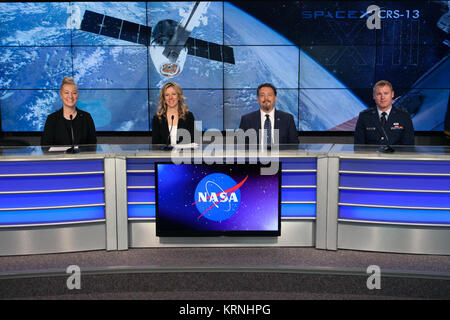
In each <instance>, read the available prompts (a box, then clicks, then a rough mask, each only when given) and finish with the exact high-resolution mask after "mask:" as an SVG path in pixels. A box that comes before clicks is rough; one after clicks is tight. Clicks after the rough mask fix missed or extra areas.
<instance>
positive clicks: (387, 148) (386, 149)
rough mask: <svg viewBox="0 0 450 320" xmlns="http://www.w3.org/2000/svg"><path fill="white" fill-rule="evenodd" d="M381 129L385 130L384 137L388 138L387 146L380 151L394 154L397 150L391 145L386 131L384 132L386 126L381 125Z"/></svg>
mask: <svg viewBox="0 0 450 320" xmlns="http://www.w3.org/2000/svg"><path fill="white" fill-rule="evenodd" d="M381 129H382V130H383V134H384V137H385V138H386V145H385V146H381V147H380V149H378V150H379V151H380V152H383V153H393V152H394V151H395V149H394V148H392V147H391V146H390V145H389V138H388V136H387V134H386V130H384V124H382V125H381Z"/></svg>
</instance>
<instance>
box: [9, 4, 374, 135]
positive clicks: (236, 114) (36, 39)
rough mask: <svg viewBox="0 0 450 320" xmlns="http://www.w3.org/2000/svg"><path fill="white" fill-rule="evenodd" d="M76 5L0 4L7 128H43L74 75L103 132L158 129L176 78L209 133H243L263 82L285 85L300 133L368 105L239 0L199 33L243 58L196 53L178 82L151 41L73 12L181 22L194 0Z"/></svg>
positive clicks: (209, 15)
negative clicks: (243, 120)
mask: <svg viewBox="0 0 450 320" xmlns="http://www.w3.org/2000/svg"><path fill="white" fill-rule="evenodd" d="M74 4H75V5H76V7H77V8H76V9H75V8H73V7H69V3H58V2H52V3H2V4H0V44H1V46H2V47H0V65H1V70H2V71H1V73H0V104H1V112H2V127H3V130H4V131H41V130H42V129H43V126H44V124H45V119H46V117H47V115H48V114H50V113H51V112H54V111H56V110H57V109H59V108H61V101H60V98H59V85H60V82H61V79H62V78H63V77H64V76H67V75H68V76H73V77H74V79H75V81H76V83H77V84H78V86H79V89H80V96H79V102H78V107H79V108H80V109H83V110H85V111H88V112H90V113H91V115H92V116H93V119H94V122H95V125H96V129H97V130H99V131H147V130H149V128H150V124H151V118H152V117H153V115H154V114H155V111H156V108H157V100H158V95H159V89H160V88H161V87H162V85H163V84H164V83H165V82H166V81H168V80H173V81H176V82H178V83H179V84H180V85H181V87H182V88H183V90H184V95H185V97H186V103H187V105H188V107H189V109H190V110H191V111H192V112H193V113H194V115H195V118H196V120H201V121H202V129H203V130H206V129H218V130H225V129H237V128H238V126H239V120H240V117H241V115H243V114H246V113H248V112H251V111H253V110H257V109H258V104H257V101H256V89H255V88H256V87H257V86H258V85H259V84H261V83H264V82H270V83H272V84H274V85H275V86H276V87H277V88H279V90H278V101H277V104H276V107H277V108H279V109H281V110H284V111H287V112H289V113H291V114H293V115H294V118H295V119H296V124H297V128H298V129H299V130H306V131H309V130H314V131H315V130H318V131H320V130H329V129H331V128H333V127H335V126H338V125H340V124H342V123H344V122H346V121H348V120H349V119H352V118H354V117H356V116H357V115H358V114H359V112H360V111H362V110H364V109H365V108H367V106H366V105H365V104H364V103H363V102H362V101H360V100H359V99H358V98H357V97H356V96H355V95H354V94H353V93H352V92H351V90H347V89H346V87H345V86H344V85H343V84H342V83H341V82H340V81H339V80H338V79H336V78H335V77H334V76H333V75H332V74H330V73H329V72H328V71H327V70H325V69H324V68H323V67H322V66H321V65H319V64H318V63H316V62H315V61H314V59H312V58H311V57H310V56H308V55H307V54H306V53H304V52H299V51H300V49H299V48H298V47H296V46H295V45H294V44H293V43H292V42H290V41H288V40H287V39H286V38H284V37H283V36H281V35H280V34H278V33H277V32H275V31H274V30H272V29H271V28H270V27H269V26H267V25H265V24H263V23H262V22H260V21H258V20H257V19H255V18H254V17H252V16H250V15H249V14H247V13H246V12H244V11H242V10H240V9H239V8H237V7H235V6H233V5H232V4H229V3H224V5H223V6H222V3H221V2H212V3H211V4H210V6H209V7H208V9H207V11H206V13H204V15H203V16H202V19H200V21H199V24H198V26H196V27H195V28H194V30H193V32H192V33H191V37H194V38H198V39H202V40H206V41H209V42H214V43H219V44H222V43H223V44H225V45H228V46H231V47H233V49H234V56H235V61H236V63H235V64H234V65H233V64H228V63H224V64H223V63H221V62H217V61H210V60H207V59H204V58H198V57H193V56H189V55H188V56H187V59H186V62H185V65H184V69H183V71H182V72H181V74H179V75H178V76H177V77H175V78H172V79H167V78H164V77H163V76H161V75H159V74H158V73H157V72H156V69H155V67H154V65H153V63H152V61H151V59H150V56H149V54H148V48H147V47H145V46H142V45H138V44H135V43H131V42H126V41H123V40H118V39H114V38H109V37H105V36H100V35H95V34H92V33H88V32H84V31H81V30H79V29H77V28H76V27H74V28H70V26H71V13H72V17H75V18H76V17H77V16H78V19H79V18H80V17H81V18H82V16H83V14H84V11H85V10H86V9H88V10H91V11H95V12H98V13H102V14H106V15H109V16H113V17H116V18H119V19H123V20H128V21H132V22H135V23H139V24H147V25H149V26H151V27H152V26H154V25H155V24H156V23H157V22H158V21H159V20H161V19H172V20H175V21H181V20H182V18H183V17H184V16H185V15H186V14H187V12H188V10H189V8H190V6H191V5H192V4H191V3H187V2H148V3H145V2H122V3H121V2H111V3H105V2H80V3H74ZM75 20H76V19H75ZM222 21H225V24H222ZM76 22H77V21H75V22H74V24H76ZM78 22H79V21H78ZM299 65H300V76H299V72H298V70H299ZM298 88H301V90H299V89H298ZM318 88H327V89H329V90H318ZM12 89H14V90H12ZM149 106H150V114H149V111H148V110H149ZM343 106H345V107H343Z"/></svg>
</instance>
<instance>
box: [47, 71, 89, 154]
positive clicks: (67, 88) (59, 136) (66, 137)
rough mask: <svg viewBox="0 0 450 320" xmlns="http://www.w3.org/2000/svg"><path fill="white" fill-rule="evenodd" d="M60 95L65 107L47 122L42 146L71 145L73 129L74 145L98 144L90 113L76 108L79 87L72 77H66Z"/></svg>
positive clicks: (49, 117)
mask: <svg viewBox="0 0 450 320" xmlns="http://www.w3.org/2000/svg"><path fill="white" fill-rule="evenodd" d="M59 95H60V97H61V100H62V102H63V107H62V108H61V109H60V110H58V111H56V112H54V113H52V114H50V115H49V116H48V117H47V120H46V121H45V127H44V132H43V133H42V136H41V145H43V146H53V145H71V144H72V129H71V125H72V128H73V139H74V141H73V144H74V145H80V144H96V143H97V137H96V135H95V125H94V121H93V120H92V117H91V115H90V114H89V113H88V112H85V111H83V110H80V109H78V108H77V107H76V103H77V101H78V87H77V85H76V84H75V82H74V81H73V79H72V78H70V77H64V79H63V81H62V84H61V88H60V89H59Z"/></svg>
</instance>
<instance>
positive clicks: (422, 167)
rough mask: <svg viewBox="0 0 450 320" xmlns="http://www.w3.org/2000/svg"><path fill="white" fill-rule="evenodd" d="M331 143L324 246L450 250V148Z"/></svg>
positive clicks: (386, 249)
mask: <svg viewBox="0 0 450 320" xmlns="http://www.w3.org/2000/svg"><path fill="white" fill-rule="evenodd" d="M394 148H395V152H394V153H390V154H387V153H382V152H379V151H378V147H377V146H353V145H334V146H333V148H332V150H331V151H330V153H329V154H328V166H329V176H328V205H327V206H328V210H327V211H328V217H327V228H328V230H327V249H331V250H336V249H339V248H342V249H353V250H369V251H384V252H402V253H425V254H445V255H448V254H450V148H449V147H441V146H396V147H394Z"/></svg>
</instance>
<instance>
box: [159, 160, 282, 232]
mask: <svg viewBox="0 0 450 320" xmlns="http://www.w3.org/2000/svg"><path fill="white" fill-rule="evenodd" d="M262 168H263V165H261V164H212V165H208V164H205V163H203V164H173V163H156V164H155V172H156V178H155V179H156V235H157V236H160V237H166V236H167V237H177V236H178V237H180V236H279V235H280V225H281V224H280V211H281V167H280V166H278V167H277V168H278V170H277V172H276V173H274V174H270V175H266V174H262V173H266V172H264V171H262V170H261V169H262Z"/></svg>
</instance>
